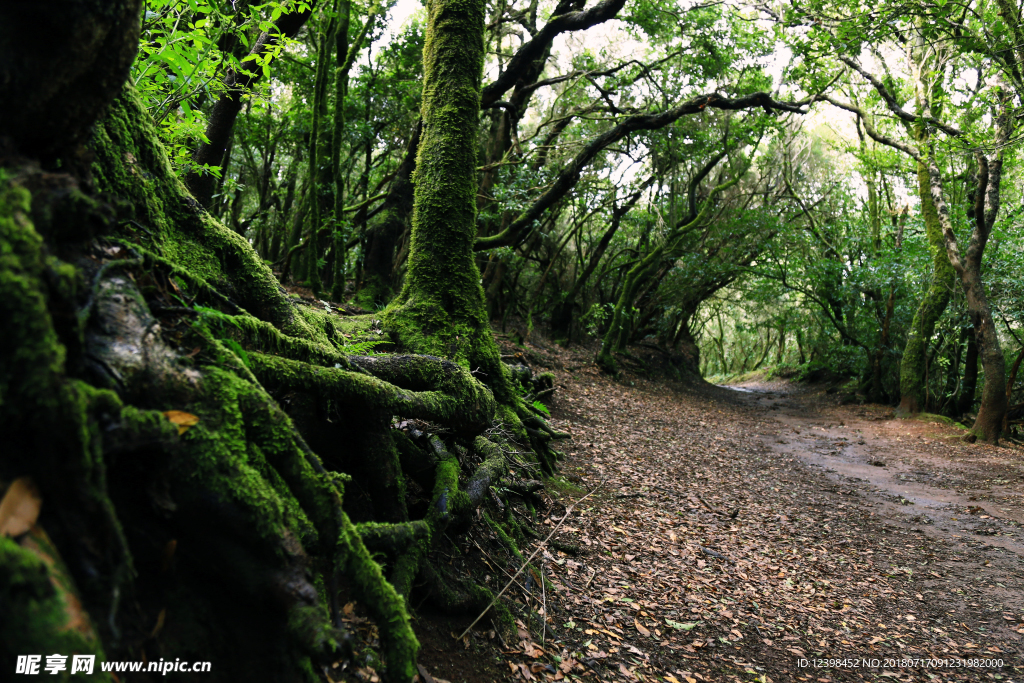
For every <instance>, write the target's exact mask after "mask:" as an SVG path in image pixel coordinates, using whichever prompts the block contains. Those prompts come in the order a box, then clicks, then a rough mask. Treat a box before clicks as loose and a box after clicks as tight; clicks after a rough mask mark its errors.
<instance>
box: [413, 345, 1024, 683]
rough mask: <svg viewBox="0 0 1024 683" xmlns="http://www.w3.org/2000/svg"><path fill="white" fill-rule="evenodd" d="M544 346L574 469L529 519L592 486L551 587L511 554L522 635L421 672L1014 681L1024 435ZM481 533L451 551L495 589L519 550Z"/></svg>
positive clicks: (1020, 601)
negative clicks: (1023, 438)
mask: <svg viewBox="0 0 1024 683" xmlns="http://www.w3.org/2000/svg"><path fill="white" fill-rule="evenodd" d="M559 365H560V366H561V367H562V368H563V370H561V371H558V372H556V374H557V376H558V379H559V383H560V385H561V386H560V389H559V393H558V394H557V398H556V400H555V403H554V407H553V417H554V422H555V424H556V426H558V427H559V428H561V429H564V430H566V431H569V432H571V433H572V434H573V437H574V438H573V441H572V442H571V443H570V444H568V446H567V448H566V453H567V457H566V459H565V461H564V462H563V464H562V474H563V475H564V476H565V477H566V479H567V480H568V482H573V484H569V483H568V482H567V483H566V484H565V485H564V486H563V489H564V490H563V492H562V493H561V494H559V495H554V496H549V494H545V500H544V501H542V504H541V505H538V506H537V508H536V510H537V516H536V520H535V527H536V528H537V529H538V530H539V531H540V532H542V533H543V534H544V535H546V532H547V531H548V530H550V529H553V528H554V527H555V526H556V525H557V524H558V523H559V521H560V520H561V518H562V517H563V515H565V512H566V508H567V506H569V505H572V504H573V502H574V501H578V500H579V499H580V498H581V496H583V495H584V493H586V492H592V493H591V495H590V496H589V497H588V498H586V499H585V500H583V502H582V503H580V504H579V505H577V506H576V507H575V508H573V510H572V512H571V513H570V514H569V515H568V518H567V519H566V520H565V522H564V523H563V526H562V528H561V529H560V530H559V532H558V533H557V534H556V535H555V537H554V539H555V540H556V541H558V542H559V544H558V545H557V546H555V547H553V548H551V549H550V551H545V552H543V553H542V555H541V557H542V558H543V563H542V566H541V569H542V570H543V573H544V575H545V578H546V579H547V584H546V585H547V590H546V591H542V590H541V589H540V581H539V580H538V579H539V578H540V577H531V576H530V572H525V573H524V574H522V575H520V579H519V580H518V582H517V583H515V584H514V585H513V586H511V587H510V590H509V593H507V595H509V596H511V597H512V599H513V600H516V601H518V602H519V603H520V604H521V605H522V610H521V611H520V614H521V615H523V616H522V618H521V619H520V620H519V622H518V623H519V637H518V642H511V643H505V644H504V645H503V646H501V647H500V649H497V650H496V649H494V648H493V647H490V645H492V644H494V643H496V641H495V640H494V635H493V633H492V634H490V635H489V636H488V634H486V633H485V632H481V633H477V634H476V635H474V636H471V637H470V639H468V640H466V641H464V642H463V643H460V645H459V646H458V648H456V649H454V650H453V649H452V648H451V646H450V645H444V644H443V643H442V642H440V641H441V640H443V638H438V639H437V644H436V645H434V644H433V641H432V642H430V643H427V644H426V647H425V651H424V652H423V657H422V659H423V660H424V661H426V662H428V664H429V667H430V668H431V673H433V674H434V675H435V676H438V677H440V678H443V679H446V680H450V681H452V682H453V683H461V682H462V681H471V682H472V683H482V682H483V681H494V680H524V679H526V680H580V681H595V680H599V681H623V680H626V681H653V680H659V681H668V682H669V683H682V682H683V681H686V682H687V683H697V682H698V681H761V682H762V683H769V682H770V681H771V682H778V681H816V682H821V683H828V682H829V681H840V680H882V679H884V680H899V681H931V680H984V681H989V680H999V681H1012V682H1016V683H1024V659H1022V652H1024V559H1022V546H1024V541H1022V536H1021V531H1022V530H1021V523H1022V521H1024V519H1022V512H1024V497H1022V492H1024V452H1022V451H1020V450H1013V449H1007V448H993V447H990V446H985V445H978V444H966V443H964V442H962V441H960V440H959V439H958V437H959V436H960V433H959V432H958V431H957V430H955V429H953V428H952V427H948V426H945V425H942V424H937V423H929V422H927V421H917V420H910V421H902V420H895V419H893V418H892V417H891V414H892V410H891V409H890V408H886V407H882V406H867V407H860V406H839V405H837V401H836V397H835V396H832V395H828V394H826V393H825V392H824V391H813V390H808V389H806V388H804V389H801V388H796V387H793V386H787V385H781V384H780V385H774V386H744V387H737V388H732V389H728V388H721V387H711V386H709V385H705V386H703V387H697V388H692V387H691V388H689V389H687V388H685V387H675V388H671V387H667V386H666V385H664V384H661V383H656V382H648V381H646V380H642V379H638V378H632V379H621V378H620V380H618V381H615V380H611V379H609V378H607V377H605V376H603V375H601V374H599V373H598V372H597V371H596V370H594V369H593V366H592V365H591V364H590V362H589V358H586V357H583V356H582V355H581V357H579V358H573V357H570V356H568V354H564V355H563V356H562V357H561V358H559V359H557V363H556V365H555V367H556V368H557V367H558V366H559ZM574 487H575V488H574ZM474 543H475V544H476V545H475V546H474V547H471V548H469V549H468V550H467V552H466V554H465V555H464V556H463V558H462V559H461V560H460V561H465V562H467V563H472V562H479V563H480V564H481V566H482V567H484V568H485V569H486V573H487V576H486V577H485V580H486V581H487V582H488V583H489V585H490V586H491V588H492V589H494V590H495V591H497V590H500V589H501V587H502V586H504V585H505V584H506V583H508V581H507V577H508V576H510V575H511V574H512V573H514V572H515V571H516V570H517V569H518V566H519V562H521V560H517V559H516V558H514V557H508V558H507V559H502V556H501V555H500V552H501V549H500V545H499V544H498V543H496V542H495V541H494V539H489V538H487V537H486V536H481V537H480V538H479V539H475V540H474ZM574 545H575V546H578V548H579V552H567V551H572V546H574ZM556 548H561V550H558V549H556ZM478 550H479V552H478ZM485 551H486V555H484V554H483V553H484V552H485ZM503 562H507V565H506V566H500V565H501V564H502V563H503ZM524 577H525V578H524ZM542 613H543V614H545V615H546V618H544V619H543V621H542V619H541V617H540V614H542ZM466 624H468V620H467V622H466ZM462 627H463V625H462V624H461V623H452V624H451V625H450V627H449V626H448V625H446V626H445V627H444V633H445V634H447V633H448V630H449V629H454V630H458V631H461V629H462ZM445 637H448V636H445ZM447 642H448V643H450V642H451V641H450V639H449V640H448V641H447ZM489 647H490V649H489ZM485 660H486V661H485ZM487 662H489V663H487Z"/></svg>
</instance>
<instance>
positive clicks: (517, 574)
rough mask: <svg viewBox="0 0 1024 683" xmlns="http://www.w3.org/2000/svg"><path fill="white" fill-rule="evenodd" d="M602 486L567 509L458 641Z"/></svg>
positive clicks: (460, 638)
mask: <svg viewBox="0 0 1024 683" xmlns="http://www.w3.org/2000/svg"><path fill="white" fill-rule="evenodd" d="M602 485H604V482H603V481H602V482H601V483H600V484H598V485H597V486H596V487H594V490H593V491H591V492H590V493H588V494H587V495H585V496H583V497H582V498H580V499H579V500H577V501H576V502H575V503H573V504H572V505H570V506H569V507H568V508H567V509H566V511H565V514H564V515H562V519H560V520H558V524H556V525H555V528H554V529H552V530H551V533H550V534H548V537H547V538H545V539H544V540H543V541H541V542H540V545H538V546H537V549H536V550H534V551H533V553H532V554H531V555H530V556H529V557H528V558H526V561H525V562H523V566H521V567H520V568H519V570H518V571H516V573H515V575H513V577H512V579H511V580H509V582H508V583H506V584H505V587H504V588H502V589H501V592H500V593H498V594H497V595H495V596H494V597H493V598H492V599H491V602H490V604H488V605H487V607H486V608H485V609H484V611H483V612H481V613H480V616H478V617H477V618H476V619H474V620H473V623H472V624H470V625H469V626H467V627H466V630H465V631H463V632H462V635H460V636H459V637H458V638H456V640H462V639H463V638H464V637H465V635H466V634H467V633H469V632H470V630H472V628H473V627H474V626H476V622H478V621H480V620H481V619H483V617H484V615H485V614H487V612H488V610H490V609H491V607H493V606H494V603H495V602H497V601H498V600H499V599H500V598H501V596H502V595H504V594H505V591H507V590H508V588H509V586H511V585H512V581H514V580H515V578H516V576H519V575H520V574H522V572H523V570H524V569H526V567H527V566H529V564H530V562H532V561H533V558H535V557H537V553H539V552H540V551H541V550H542V549H543V548H544V547H545V546H546V545H547V543H548V541H549V540H551V537H552V536H554V535H555V532H556V531H558V530H559V529H560V528H561V526H562V524H564V523H565V520H567V519H569V513H570V512H572V511H573V508H575V507H576V506H577V505H579V504H580V503H582V502H583V501H585V500H586V499H587V498H590V496H592V495H594V494H595V493H596V492H597V490H598V489H600V488H601V486H602Z"/></svg>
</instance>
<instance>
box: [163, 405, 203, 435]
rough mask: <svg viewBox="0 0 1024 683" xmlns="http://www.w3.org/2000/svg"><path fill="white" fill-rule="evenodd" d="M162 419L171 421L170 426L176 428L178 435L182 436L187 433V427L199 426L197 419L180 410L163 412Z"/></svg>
mask: <svg viewBox="0 0 1024 683" xmlns="http://www.w3.org/2000/svg"><path fill="white" fill-rule="evenodd" d="M164 417H166V418H167V419H168V420H170V421H171V423H172V424H175V425H177V426H178V434H179V435H181V434H184V433H185V432H187V431H188V429H189V427H194V426H195V425H197V424H199V418H198V417H196V416H195V415H193V414H192V413H186V412H184V411H182V410H165V411H164Z"/></svg>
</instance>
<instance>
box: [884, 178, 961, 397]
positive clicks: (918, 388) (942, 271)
mask: <svg viewBox="0 0 1024 683" xmlns="http://www.w3.org/2000/svg"><path fill="white" fill-rule="evenodd" d="M917 187H918V196H919V197H920V199H921V216H922V218H923V219H924V228H925V233H926V234H927V236H928V248H929V250H930V251H931V254H932V277H931V282H930V283H929V285H928V290H927V291H926V292H925V294H924V297H923V298H922V299H921V303H920V304H919V305H918V307H917V312H916V313H915V314H914V321H913V322H912V323H911V325H910V330H909V332H908V333H907V345H906V347H904V349H903V360H902V361H901V362H900V405H899V408H898V409H897V412H898V413H899V414H901V415H912V414H914V413H919V412H921V410H922V409H923V408H924V398H925V386H924V373H925V367H924V366H925V358H926V356H927V353H928V344H929V342H930V341H931V338H932V335H933V334H934V333H935V324H936V323H937V322H938V320H939V318H941V317H942V313H943V312H944V311H945V310H946V306H947V305H948V304H949V297H950V296H951V294H952V292H953V283H954V282H955V280H956V272H955V271H954V270H953V266H952V265H950V262H949V256H948V255H947V254H946V244H945V242H944V240H943V237H942V223H941V222H940V221H939V214H938V212H937V211H936V209H935V203H934V201H933V199H932V195H931V182H930V180H929V176H928V167H927V165H926V164H925V162H924V161H923V160H921V161H918V163H917Z"/></svg>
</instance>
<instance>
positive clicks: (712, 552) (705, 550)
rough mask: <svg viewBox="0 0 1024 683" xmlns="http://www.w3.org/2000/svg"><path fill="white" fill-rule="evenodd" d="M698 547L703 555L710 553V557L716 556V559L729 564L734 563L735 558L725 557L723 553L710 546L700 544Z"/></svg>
mask: <svg viewBox="0 0 1024 683" xmlns="http://www.w3.org/2000/svg"><path fill="white" fill-rule="evenodd" d="M700 549H701V551H702V552H703V553H704V554H705V555H710V556H711V557H717V558H718V559H720V560H725V561H726V562H729V563H730V564H736V560H734V559H732V558H730V557H726V556H725V555H723V554H722V553H720V552H718V551H717V550H712V549H711V548H705V547H704V546H701V548H700Z"/></svg>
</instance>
